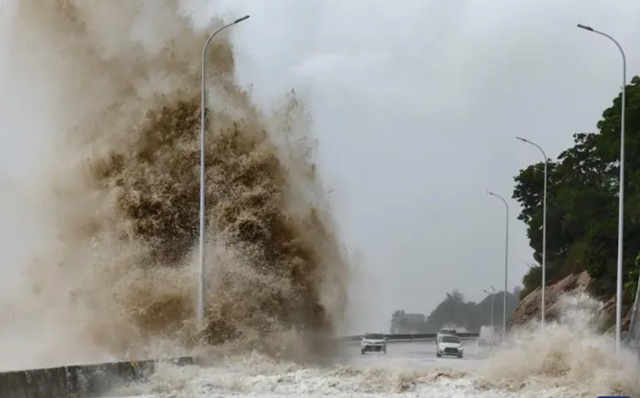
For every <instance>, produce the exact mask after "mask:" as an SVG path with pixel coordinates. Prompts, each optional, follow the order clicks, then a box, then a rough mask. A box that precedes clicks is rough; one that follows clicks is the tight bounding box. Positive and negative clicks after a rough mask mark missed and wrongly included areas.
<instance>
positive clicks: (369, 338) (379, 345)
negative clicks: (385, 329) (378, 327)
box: [360, 333, 387, 355]
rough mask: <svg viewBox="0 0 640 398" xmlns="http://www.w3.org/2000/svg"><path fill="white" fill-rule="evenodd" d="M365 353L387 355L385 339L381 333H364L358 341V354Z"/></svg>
mask: <svg viewBox="0 0 640 398" xmlns="http://www.w3.org/2000/svg"><path fill="white" fill-rule="evenodd" d="M367 352H381V353H383V354H386V353H387V338H386V337H385V335H384V334H382V333H366V334H365V335H364V336H362V338H361V341H360V353H361V354H362V355H364V354H366V353H367Z"/></svg>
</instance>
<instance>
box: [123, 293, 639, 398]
mask: <svg viewBox="0 0 640 398" xmlns="http://www.w3.org/2000/svg"><path fill="white" fill-rule="evenodd" d="M554 307H555V310H557V311H558V313H559V314H561V316H560V317H559V318H558V319H557V321H554V322H552V323H549V324H547V327H546V330H545V332H544V334H541V333H540V329H539V325H534V324H532V325H529V327H527V328H523V329H520V330H518V331H514V334H513V335H512V336H510V341H509V343H508V344H506V345H505V346H503V347H498V348H497V349H496V350H495V351H494V352H490V353H489V356H488V357H487V358H486V359H484V360H482V359H480V358H481V357H484V355H481V354H483V353H482V350H483V349H484V348H480V347H477V346H474V345H473V344H472V343H471V342H469V343H467V345H468V347H467V348H466V350H468V351H467V353H466V354H465V357H466V358H467V359H465V360H457V359H453V360H447V359H437V360H436V359H435V358H432V362H429V357H434V356H435V352H431V354H430V355H429V353H428V349H429V348H431V349H433V348H432V346H433V342H424V343H422V345H421V343H411V344H406V343H398V344H391V345H390V347H389V355H388V356H383V357H375V356H371V357H360V355H359V353H358V352H357V347H353V348H354V349H353V353H352V356H350V357H349V358H346V359H345V360H344V361H342V362H340V363H337V364H335V365H333V366H329V367H319V366H301V365H298V364H295V363H291V362H287V361H275V360H273V359H272V358H268V357H265V356H263V355H260V354H257V353H252V354H249V355H244V356H241V357H233V358H227V359H220V360H218V362H217V363H215V364H212V365H211V367H210V368H198V367H190V368H176V367H172V366H165V367H163V368H162V369H161V371H160V372H159V373H157V374H156V375H155V376H154V378H153V379H152V380H151V381H150V382H149V383H147V384H144V385H141V386H130V387H128V388H126V389H123V390H120V391H118V392H114V394H119V396H131V395H136V396H139V395H140V394H147V395H145V396H148V397H164V396H175V397H182V396H184V397H194V396H197V397H203V398H204V397H222V396H256V397H260V396H269V397H272V398H273V397H291V396H327V395H331V396H336V397H350V396H361V395H365V394H366V396H371V397H414V396H429V397H443V398H452V397H466V398H485V397H486V398H489V397H498V398H507V397H508V398H533V397H544V398H551V397H557V396H564V397H570V398H578V397H594V396H599V395H610V394H623V395H630V396H637V394H638V393H639V392H640V381H639V377H638V375H639V373H638V371H639V369H638V366H637V364H636V362H635V361H634V360H632V358H631V356H632V355H631V354H630V353H628V352H625V353H624V354H623V355H622V357H621V358H619V359H618V358H616V356H615V353H614V351H613V344H612V341H611V339H610V338H608V337H606V336H602V335H599V334H598V333H597V328H596V323H597V322H596V321H597V319H598V316H599V314H598V311H599V309H600V307H601V303H599V302H597V301H596V300H593V299H592V298H590V297H588V296H587V295H585V294H583V293H578V294H575V293H574V294H570V295H566V296H564V297H561V298H560V299H559V301H558V302H557V303H556V304H555V306H554ZM411 345H413V348H411V347H409V346H411ZM412 351H414V352H420V353H421V355H420V358H418V357H416V356H415V355H411V352H412ZM394 353H395V354H394ZM467 365H471V366H467ZM465 368H466V369H465ZM172 394H173V395H172Z"/></svg>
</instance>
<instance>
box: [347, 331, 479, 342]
mask: <svg viewBox="0 0 640 398" xmlns="http://www.w3.org/2000/svg"><path fill="white" fill-rule="evenodd" d="M457 335H458V337H460V338H461V339H465V338H474V337H478V336H479V335H480V334H479V333H457ZM436 336H437V333H414V334H385V335H384V337H386V338H387V340H388V341H393V340H404V341H407V340H425V339H435V338H436ZM361 338H362V335H353V336H343V337H339V338H338V339H337V340H338V341H339V342H351V341H360V339H361Z"/></svg>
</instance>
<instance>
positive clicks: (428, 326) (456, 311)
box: [391, 290, 519, 333]
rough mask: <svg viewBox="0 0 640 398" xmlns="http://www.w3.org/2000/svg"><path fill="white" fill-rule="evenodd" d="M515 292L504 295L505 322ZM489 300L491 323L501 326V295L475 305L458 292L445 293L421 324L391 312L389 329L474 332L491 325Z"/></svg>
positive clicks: (515, 300) (514, 302) (512, 309)
mask: <svg viewBox="0 0 640 398" xmlns="http://www.w3.org/2000/svg"><path fill="white" fill-rule="evenodd" d="M518 293H519V290H518V291H514V293H511V292H507V322H509V320H510V319H511V317H512V316H513V313H514V312H515V309H516V307H517V306H518V303H519V299H518ZM492 300H493V320H494V322H495V324H496V325H501V324H502V314H503V309H504V306H503V303H504V293H503V292H496V293H494V294H492V295H490V296H487V297H486V298H485V299H484V300H482V301H481V302H479V303H475V302H472V301H466V300H465V297H464V295H463V294H462V293H460V292H459V291H458V290H454V291H452V292H451V293H447V295H446V296H445V298H444V300H443V301H442V302H441V303H440V304H438V306H437V307H436V308H435V309H434V310H433V311H432V312H431V314H430V315H429V316H428V317H427V318H426V322H424V324H422V325H409V324H408V323H407V318H406V315H407V314H406V313H405V312H404V311H402V310H398V311H395V312H394V313H393V315H392V317H391V330H393V331H397V332H398V333H414V332H418V333H435V332H437V331H438V330H440V329H441V328H442V327H446V326H449V327H457V328H464V329H466V330H467V331H469V332H478V331H479V330H480V326H482V325H489V324H491V306H492Z"/></svg>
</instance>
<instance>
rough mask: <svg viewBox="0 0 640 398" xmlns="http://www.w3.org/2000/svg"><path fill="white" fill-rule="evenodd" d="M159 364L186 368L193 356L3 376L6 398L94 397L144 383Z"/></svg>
mask: <svg viewBox="0 0 640 398" xmlns="http://www.w3.org/2000/svg"><path fill="white" fill-rule="evenodd" d="M159 362H165V363H166V362H168V363H174V364H176V365H180V366H184V365H190V364H193V362H194V361H193V358H192V357H181V358H172V359H167V360H145V361H127V362H112V363H103V364H94V365H74V366H63V367H58V368H47V369H32V370H23V371H13V372H5V373H0V397H2V398H94V397H99V396H100V395H102V394H104V393H106V392H108V391H109V390H112V389H114V388H117V387H122V386H124V385H126V384H128V383H131V382H144V381H145V380H147V378H148V377H149V376H150V375H151V374H153V372H154V371H155V367H156V364H157V363H159Z"/></svg>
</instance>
